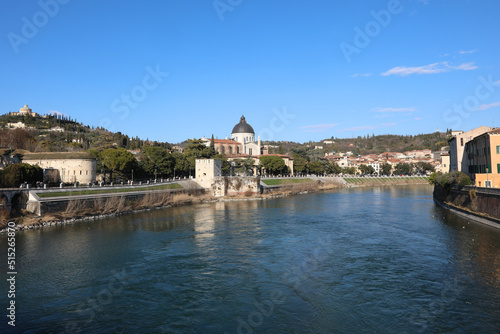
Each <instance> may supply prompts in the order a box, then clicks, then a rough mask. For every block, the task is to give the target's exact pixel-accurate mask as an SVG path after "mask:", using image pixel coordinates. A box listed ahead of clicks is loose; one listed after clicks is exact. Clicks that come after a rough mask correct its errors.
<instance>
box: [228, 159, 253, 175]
mask: <svg viewBox="0 0 500 334" xmlns="http://www.w3.org/2000/svg"><path fill="white" fill-rule="evenodd" d="M233 163H234V170H235V172H237V173H241V174H244V175H253V166H254V163H255V161H254V159H253V158H252V157H247V158H245V159H235V160H234V161H233Z"/></svg>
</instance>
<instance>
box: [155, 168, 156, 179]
mask: <svg viewBox="0 0 500 334" xmlns="http://www.w3.org/2000/svg"><path fill="white" fill-rule="evenodd" d="M155 182H156V168H155Z"/></svg>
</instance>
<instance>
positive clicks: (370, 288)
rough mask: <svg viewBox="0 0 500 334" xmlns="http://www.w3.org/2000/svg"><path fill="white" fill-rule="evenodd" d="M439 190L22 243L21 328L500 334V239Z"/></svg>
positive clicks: (326, 197) (152, 217)
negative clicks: (437, 197)
mask: <svg viewBox="0 0 500 334" xmlns="http://www.w3.org/2000/svg"><path fill="white" fill-rule="evenodd" d="M431 191H432V189H431V188H430V187H428V186H398V187H378V188H377V187H375V188H357V189H341V190H338V191H334V192H329V193H317V194H310V195H301V196H295V197H289V198H280V199H273V200H266V201H235V202H219V203H210V204H201V205H195V206H189V207H179V208H169V209H164V210H153V211H148V212H143V213H138V214H134V215H128V216H123V217H116V218H110V219H106V220H101V221H95V222H85V223H79V224H75V225H69V226H64V227H54V228H50V229H46V230H44V231H39V230H37V231H25V232H20V233H18V235H17V249H16V250H17V254H16V256H17V267H18V268H17V269H18V272H19V275H18V276H17V281H16V288H17V295H16V305H18V309H17V315H18V318H17V319H18V326H16V329H17V330H18V331H19V332H23V331H27V330H32V332H47V331H51V332H57V333H62V332H78V331H79V330H81V332H82V333H87V332H95V333H109V332H117V333H120V332H140V333H143V332H144V333H148V332H150V333H353V332H369V333H422V332H453V333H470V332H478V333H479V332H481V333H483V332H484V333H486V332H490V333H493V332H499V331H500V259H499V256H498V254H500V230H499V229H493V228H491V227H488V226H482V225H479V224H476V223H473V222H469V221H467V220H464V219H461V218H459V217H456V216H454V215H452V214H450V213H449V212H447V211H446V210H444V209H442V208H440V207H437V206H435V205H434V204H433V202H432V197H431ZM0 246H1V254H2V257H3V258H4V259H6V257H7V255H6V238H5V237H2V238H0ZM0 267H1V268H2V270H3V271H4V272H6V271H7V270H6V263H5V261H2V262H0ZM7 289H8V287H7V285H6V282H5V281H2V282H1V283H0V290H2V291H7ZM2 306H5V308H6V307H7V305H6V304H5V303H4V304H3V305H2ZM6 326H7V325H6V323H1V324H0V330H2V329H5V328H7V327H6Z"/></svg>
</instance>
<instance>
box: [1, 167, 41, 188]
mask: <svg viewBox="0 0 500 334" xmlns="http://www.w3.org/2000/svg"><path fill="white" fill-rule="evenodd" d="M37 181H43V170H42V169H41V168H40V167H39V166H32V165H30V164H25V163H18V164H12V165H10V166H8V167H7V168H5V169H4V170H3V171H2V173H1V174H0V185H1V186H2V187H19V185H20V184H22V183H24V182H26V183H29V184H32V183H35V182H37Z"/></svg>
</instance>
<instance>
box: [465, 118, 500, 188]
mask: <svg viewBox="0 0 500 334" xmlns="http://www.w3.org/2000/svg"><path fill="white" fill-rule="evenodd" d="M465 153H466V155H467V162H468V169H467V173H468V174H469V176H470V177H471V178H472V179H473V180H474V181H475V183H476V186H478V187H488V188H500V128H497V129H495V130H491V131H488V132H486V133H484V134H482V135H479V136H477V137H475V138H473V139H472V140H470V141H469V142H467V144H466V145H465Z"/></svg>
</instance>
